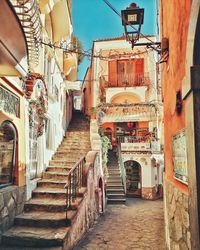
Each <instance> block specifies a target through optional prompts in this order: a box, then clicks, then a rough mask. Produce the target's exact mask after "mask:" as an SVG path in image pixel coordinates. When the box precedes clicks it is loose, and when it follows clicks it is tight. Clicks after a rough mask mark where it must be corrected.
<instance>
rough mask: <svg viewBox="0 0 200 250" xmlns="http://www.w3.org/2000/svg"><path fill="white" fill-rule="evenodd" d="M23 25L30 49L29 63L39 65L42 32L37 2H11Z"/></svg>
mask: <svg viewBox="0 0 200 250" xmlns="http://www.w3.org/2000/svg"><path fill="white" fill-rule="evenodd" d="M10 3H11V4H12V6H13V7H14V10H15V12H16V14H17V16H18V18H19V20H20V23H21V25H22V28H23V31H24V35H25V37H26V42H27V48H28V61H29V63H33V64H35V65H38V61H39V47H40V43H39V42H40V35H41V30H42V25H41V20H40V11H39V6H38V2H37V0H10Z"/></svg>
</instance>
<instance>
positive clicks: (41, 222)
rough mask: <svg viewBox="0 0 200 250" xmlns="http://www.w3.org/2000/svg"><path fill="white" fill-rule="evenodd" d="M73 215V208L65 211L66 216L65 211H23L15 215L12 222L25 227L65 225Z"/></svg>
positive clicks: (68, 223) (74, 213)
mask: <svg viewBox="0 0 200 250" xmlns="http://www.w3.org/2000/svg"><path fill="white" fill-rule="evenodd" d="M75 215H76V211H73V210H70V211H68V212H67V218H66V212H56V213H50V212H46V211H45V212H44V211H32V212H27V213H26V212H25V213H22V214H20V215H18V216H16V217H15V220H14V224H15V225H16V226H26V227H53V228H57V227H66V226H70V225H71V221H72V219H73V218H74V217H75Z"/></svg>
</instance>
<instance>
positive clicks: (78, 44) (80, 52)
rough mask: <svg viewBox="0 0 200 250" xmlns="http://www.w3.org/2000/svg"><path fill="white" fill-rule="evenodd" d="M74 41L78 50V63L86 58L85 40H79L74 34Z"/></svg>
mask: <svg viewBox="0 0 200 250" xmlns="http://www.w3.org/2000/svg"><path fill="white" fill-rule="evenodd" d="M72 43H73V46H74V48H75V49H76V51H77V52H78V65H79V64H81V63H82V61H83V59H84V55H83V42H82V41H80V40H79V38H78V37H76V36H73V37H72Z"/></svg>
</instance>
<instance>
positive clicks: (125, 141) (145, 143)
mask: <svg viewBox="0 0 200 250" xmlns="http://www.w3.org/2000/svg"><path fill="white" fill-rule="evenodd" d="M117 144H118V145H120V146H121V151H150V152H160V151H161V147H160V141H159V140H158V139H156V138H151V137H148V138H147V137H142V136H117Z"/></svg>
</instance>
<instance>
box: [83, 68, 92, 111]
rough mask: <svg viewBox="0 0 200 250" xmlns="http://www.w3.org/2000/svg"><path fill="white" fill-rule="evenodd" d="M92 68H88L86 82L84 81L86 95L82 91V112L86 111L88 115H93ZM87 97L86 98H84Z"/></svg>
mask: <svg viewBox="0 0 200 250" xmlns="http://www.w3.org/2000/svg"><path fill="white" fill-rule="evenodd" d="M90 80H91V68H88V70H87V72H86V75H85V78H84V81H83V88H82V89H83V91H84V89H85V94H84V92H83V91H82V98H81V110H82V111H84V110H85V114H86V115H91V81H90ZM84 95H85V97H84Z"/></svg>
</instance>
